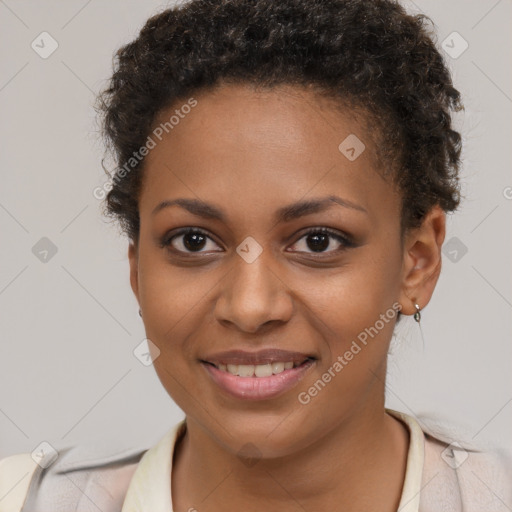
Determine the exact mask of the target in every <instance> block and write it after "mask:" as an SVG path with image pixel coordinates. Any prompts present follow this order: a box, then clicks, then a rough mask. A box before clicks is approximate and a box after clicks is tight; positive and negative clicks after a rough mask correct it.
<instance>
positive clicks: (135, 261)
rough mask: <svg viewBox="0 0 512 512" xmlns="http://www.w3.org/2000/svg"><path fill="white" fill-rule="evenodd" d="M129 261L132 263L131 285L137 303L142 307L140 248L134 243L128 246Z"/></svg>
mask: <svg viewBox="0 0 512 512" xmlns="http://www.w3.org/2000/svg"><path fill="white" fill-rule="evenodd" d="M128 261H129V262H130V285H131V287H132V290H133V293H134V294H135V297H136V298H137V302H138V303H139V305H140V301H139V250H138V246H137V245H135V244H134V243H133V242H130V245H129V246H128Z"/></svg>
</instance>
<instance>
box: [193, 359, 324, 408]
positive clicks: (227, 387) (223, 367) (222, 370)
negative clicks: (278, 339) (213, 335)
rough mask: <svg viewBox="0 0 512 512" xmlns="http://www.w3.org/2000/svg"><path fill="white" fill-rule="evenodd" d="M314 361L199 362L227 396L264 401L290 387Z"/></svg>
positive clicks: (305, 372) (307, 370)
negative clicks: (259, 362)
mask: <svg viewBox="0 0 512 512" xmlns="http://www.w3.org/2000/svg"><path fill="white" fill-rule="evenodd" d="M315 364H316V360H315V359H312V358H306V359H305V360H303V361H302V362H293V361H287V362H283V361H276V362H273V363H266V364H258V365H243V364H239V365H237V364H222V363H219V364H213V363H210V362H206V361H201V365H202V367H203V368H204V369H205V370H206V372H207V373H208V376H209V377H210V379H211V381H212V382H213V383H214V384H215V387H216V388H217V389H219V390H220V391H221V392H222V393H223V394H226V395H228V396H229V397H231V398H237V399H242V400H268V399H271V398H276V397H278V396H280V395H282V394H284V393H286V392H287V391H289V390H291V389H292V388H294V387H295V386H296V385H297V384H298V383H299V382H300V381H301V380H302V379H303V378H304V377H305V375H306V374H307V373H308V372H309V371H310V370H311V368H312V367H313V366H314V365H315Z"/></svg>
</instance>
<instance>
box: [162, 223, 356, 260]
mask: <svg viewBox="0 0 512 512" xmlns="http://www.w3.org/2000/svg"><path fill="white" fill-rule="evenodd" d="M319 233H320V234H326V235H329V236H331V237H332V238H334V239H336V240H337V241H338V242H340V243H341V244H342V246H341V247H340V248H338V249H335V250H333V251H325V252H317V253H315V252H311V253H307V254H313V255H317V257H321V255H323V254H333V253H339V252H341V251H344V250H346V249H349V248H351V247H355V246H356V244H355V243H354V242H353V241H352V240H351V239H350V238H349V237H348V236H346V235H342V234H341V233H339V232H338V231H334V230H332V229H329V228H326V227H320V228H309V229H308V230H307V231H305V232H304V233H302V235H301V237H300V238H298V239H297V241H296V242H294V244H293V245H295V244H296V243H297V242H298V241H299V240H302V239H303V238H305V237H307V236H308V235H310V234H319ZM189 234H197V235H204V236H206V237H207V238H209V239H210V240H213V239H212V238H211V237H210V236H209V235H208V233H207V232H206V231H203V230H202V229H199V228H184V229H181V230H180V231H178V232H177V233H174V234H173V235H172V236H169V235H168V234H166V235H165V236H164V237H163V238H162V240H161V242H160V247H161V248H162V249H163V248H166V249H167V250H168V251H170V252H175V253H178V254H186V255H187V256H188V255H192V254H201V251H196V252H194V251H189V252H186V251H180V250H178V249H174V248H171V247H170V245H171V242H172V241H173V240H174V239H175V238H178V237H180V236H183V235H189Z"/></svg>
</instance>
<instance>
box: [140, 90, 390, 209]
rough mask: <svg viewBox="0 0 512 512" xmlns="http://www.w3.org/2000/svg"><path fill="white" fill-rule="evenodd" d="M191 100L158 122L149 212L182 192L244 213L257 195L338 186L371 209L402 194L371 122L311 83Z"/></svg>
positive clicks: (282, 197)
mask: <svg viewBox="0 0 512 512" xmlns="http://www.w3.org/2000/svg"><path fill="white" fill-rule="evenodd" d="M192 100H193V101H191V99H190V98H185V99H183V100H181V101H178V102H175V103H174V104H173V105H172V106H171V107H169V108H167V109H165V110H163V111H162V112H160V114H159V115H158V117H157V119H156V120H155V123H154V126H153V130H152V132H151V134H150V136H151V137H152V138H153V139H154V141H155V147H154V148H153V149H152V150H151V151H150V152H149V154H148V155H147V157H146V161H145V164H144V183H143V185H144V186H143V190H142V194H141V197H140V204H139V208H140V210H141V216H142V215H143V210H144V213H145V214H147V213H149V210H150V209H153V208H154V207H155V206H156V205H157V203H158V202H159V201H162V200H165V199H169V198H172V197H182V196H183V195H185V196H188V197H197V198H202V199H206V198H207V197H208V198H212V199H215V198H216V199H217V201H218V202H226V201H229V204H230V205H232V206H233V207H236V206H237V205H238V207H239V208H241V209H242V210H243V208H244V205H245V206H247V205H248V204H249V203H248V201H249V202H250V203H251V204H252V201H254V203H255V204H256V203H257V204H260V205H263V206H268V207H270V205H269V203H270V202H272V203H276V204H275V206H276V207H277V202H279V203H282V204H284V203H286V204H288V203H292V202H295V201H297V200H298V199H301V198H304V197H307V196H308V195H309V196H311V197H319V196H321V195H323V196H325V195H328V194H335V193H336V194H338V193H339V195H342V196H344V197H346V198H347V199H349V200H353V202H358V203H359V204H361V205H362V206H363V207H364V208H366V207H367V206H369V205H370V204H371V203H375V201H377V202H378V204H383V203H386V201H387V200H388V201H391V202H393V201H394V200H395V199H396V198H395V197H394V196H395V192H394V190H393V189H392V187H390V185H389V184H388V183H387V182H386V181H385V180H383V179H382V177H381V173H380V169H379V168H378V167H377V165H378V164H377V162H376V156H375V153H376V152H375V142H374V139H375V136H374V134H371V133H369V132H368V129H367V128H366V124H365V120H364V119H361V117H360V116H359V115H356V113H355V112H354V111H352V110H350V109H348V108H346V109H344V110H343V109H342V108H340V107H339V105H338V104H335V102H334V101H333V100H331V99H329V98H326V97H322V96H319V95H318V94H316V93H315V92H314V91H312V90H309V89H306V88H303V87H292V86H279V87H275V88H272V89H255V88H254V87H252V86H250V85H224V86H222V87H219V88H217V89H215V90H213V91H207V92H202V93H199V94H195V95H193V97H192ZM186 105H194V106H193V107H191V108H189V107H187V108H185V106H186ZM166 123H167V124H166ZM155 130H156V133H157V134H159V137H156V136H155V135H154V134H155ZM227 206H228V205H226V207H227ZM252 206H254V205H252ZM274 209H277V208H274Z"/></svg>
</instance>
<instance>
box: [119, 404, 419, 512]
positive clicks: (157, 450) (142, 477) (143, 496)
mask: <svg viewBox="0 0 512 512" xmlns="http://www.w3.org/2000/svg"><path fill="white" fill-rule="evenodd" d="M386 412H387V413H389V414H391V415H392V416H394V417H395V418H397V419H398V420H400V421H402V422H403V423H404V424H405V425H406V426H407V427H408V429H409V434H410V439H409V450H408V455H407V468H406V472H405V480H404V485H403V489H402V496H401V499H400V504H399V506H398V510H399V511H400V512H418V510H419V501H420V489H421V478H422V474H423V462H424V442H425V438H424V435H423V431H422V429H421V427H420V425H419V423H418V422H417V421H416V420H415V419H414V418H413V417H412V416H409V415H408V414H405V413H402V412H398V411H394V410H391V409H386ZM185 431H186V420H185V419H184V420H182V421H180V422H179V423H177V424H176V425H175V426H173V427H172V428H171V429H170V430H169V431H168V432H167V433H166V434H165V435H164V436H163V437H162V438H161V439H160V441H159V442H158V443H157V444H155V445H154V446H152V447H151V448H150V449H149V450H148V451H147V452H146V453H145V454H144V456H143V457H142V458H141V460H140V462H139V464H138V466H137V469H136V471H135V473H134V475H133V477H132V479H131V481H130V485H129V487H128V491H127V493H126V496H125V500H124V503H123V508H122V510H121V512H172V498H171V469H172V460H173V456H174V449H175V446H176V443H177V441H178V440H179V439H180V438H181V437H182V436H183V434H184V433H185Z"/></svg>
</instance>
